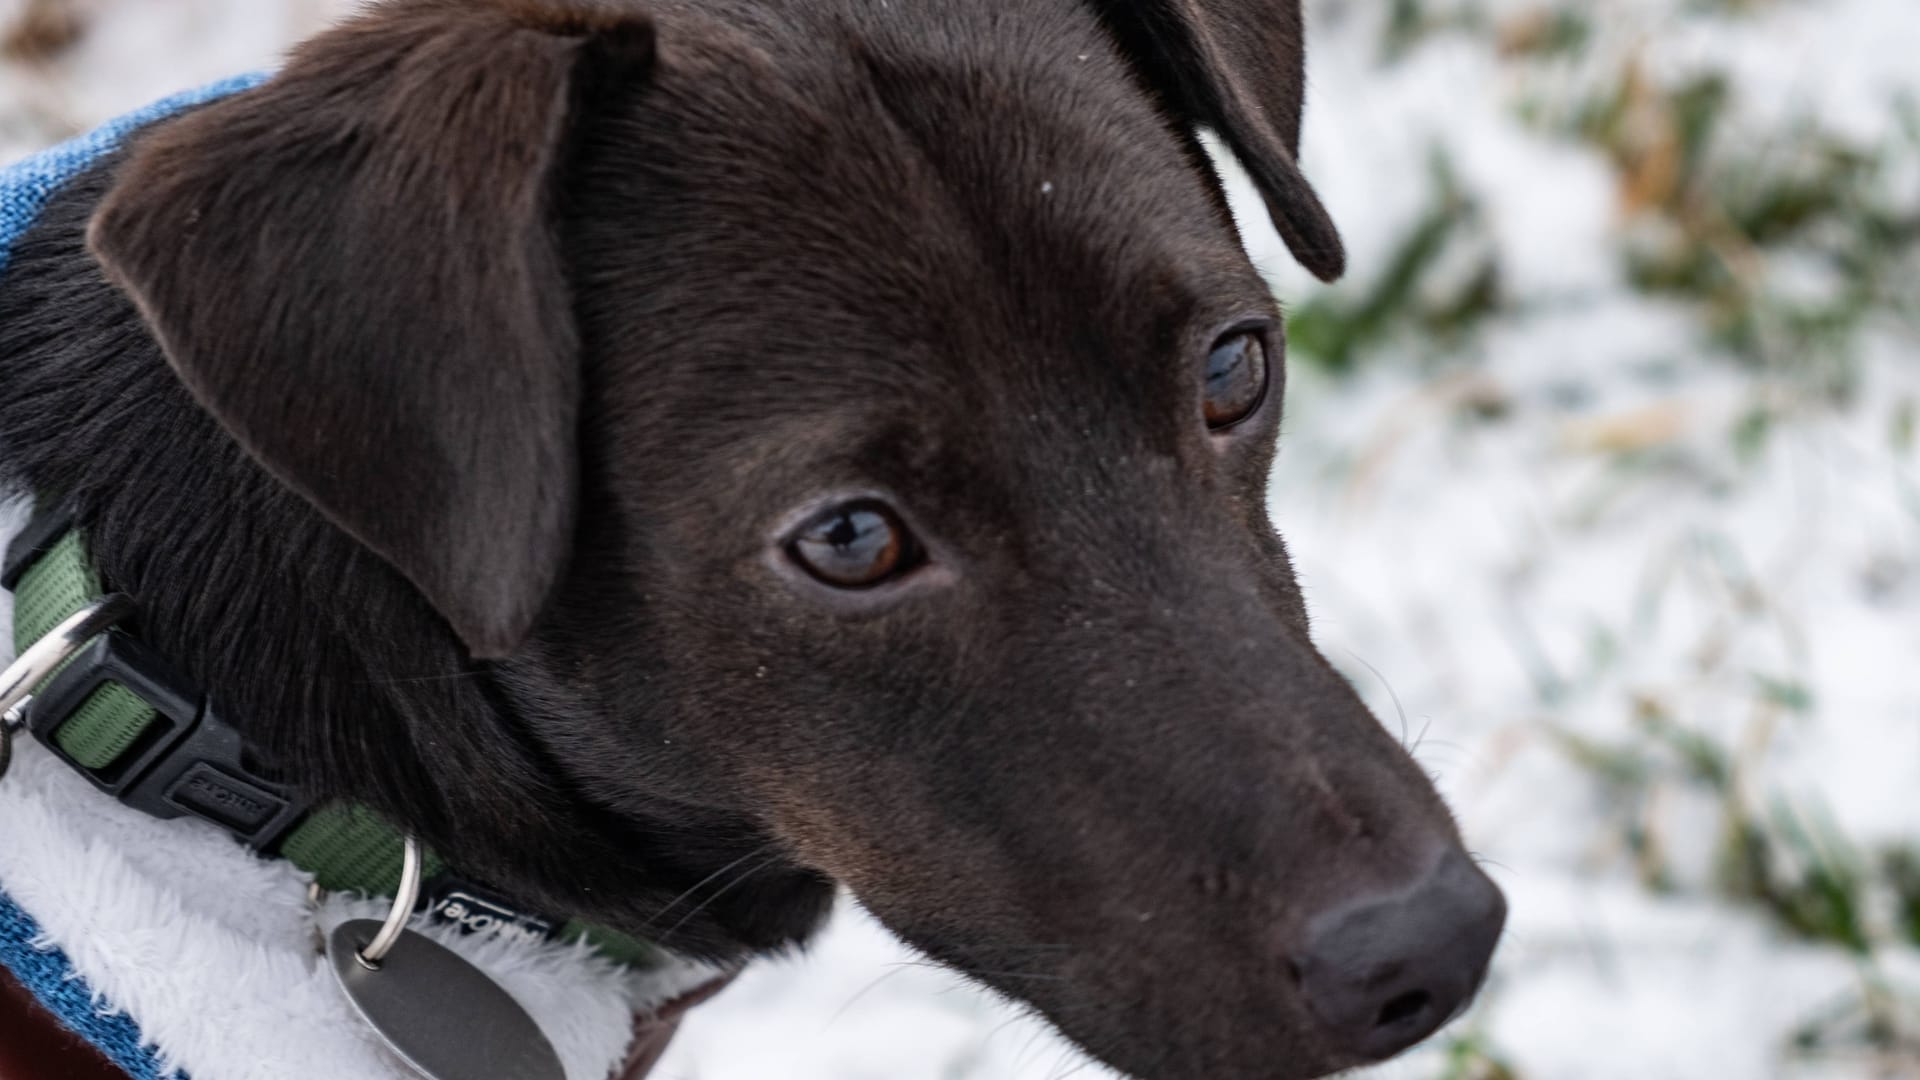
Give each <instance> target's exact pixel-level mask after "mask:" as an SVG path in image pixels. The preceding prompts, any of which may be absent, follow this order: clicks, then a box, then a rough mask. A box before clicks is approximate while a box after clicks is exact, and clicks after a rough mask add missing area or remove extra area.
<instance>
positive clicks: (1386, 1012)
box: [1373, 990, 1433, 1027]
mask: <svg viewBox="0 0 1920 1080" xmlns="http://www.w3.org/2000/svg"><path fill="white" fill-rule="evenodd" d="M1432 1003H1433V995H1432V994H1429V993H1427V992H1426V991H1425V990H1409V991H1407V992H1406V993H1404V994H1401V995H1400V996H1399V997H1397V998H1394V999H1393V1000H1392V1001H1389V1002H1387V1003H1386V1004H1385V1005H1382V1006H1380V1016H1379V1018H1378V1019H1377V1020H1375V1021H1374V1022H1373V1026H1374V1027H1393V1026H1394V1025H1396V1024H1398V1023H1400V1022H1401V1021H1402V1020H1406V1019H1408V1018H1410V1017H1413V1016H1417V1015H1419V1013H1420V1012H1421V1010H1423V1009H1425V1008H1426V1007H1427V1006H1428V1005H1431V1004H1432Z"/></svg>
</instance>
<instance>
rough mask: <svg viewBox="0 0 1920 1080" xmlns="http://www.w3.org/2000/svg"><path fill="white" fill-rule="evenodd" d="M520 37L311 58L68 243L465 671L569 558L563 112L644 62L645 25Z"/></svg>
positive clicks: (134, 178) (339, 40) (482, 24)
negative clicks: (442, 630) (433, 611)
mask: <svg viewBox="0 0 1920 1080" xmlns="http://www.w3.org/2000/svg"><path fill="white" fill-rule="evenodd" d="M529 6H530V5H529ZM604 10H605V9H601V11H603V12H604ZM534 18H535V17H533V16H529V15H525V14H519V13H516V12H515V11H513V10H512V7H511V5H510V4H505V3H498V2H474V0H460V2H436V0H426V2H410V3H402V4H395V5H389V6H387V7H386V8H383V9H376V10H375V11H374V12H373V13H372V14H370V15H367V16H363V17H361V18H360V19H358V20H356V21H354V22H350V23H348V24H346V25H344V26H342V27H340V28H338V29H336V30H334V31H331V32H329V33H327V34H324V35H322V36H320V37H317V38H315V39H313V40H312V41H310V42H309V43H308V44H306V45H305V46H302V47H301V48H300V49H299V50H298V51H296V52H295V53H294V55H293V56H292V57H291V58H290V60H289V62H288V64H287V66H286V67H285V69H284V70H283V71H282V72H281V73H280V74H279V75H277V76H276V77H275V78H273V79H272V80H271V81H270V82H268V83H267V84H265V85H263V86H261V87H259V88H257V89H254V90H251V91H248V92H245V93H242V94H239V95H237V96H235V97H232V98H228V99H225V100H223V101H220V102H218V103H216V104H213V105H210V106H207V107H205V108H203V109H201V110H199V111H197V112H195V113H193V114H191V115H187V116H183V117H181V118H179V119H177V120H175V121H173V122H171V123H169V124H167V125H164V126H163V127H161V128H159V129H157V130H155V131H154V132H153V133H152V134H151V135H150V136H149V137H146V138H144V139H143V140H141V141H140V143H139V144H138V145H137V147H136V148H135V149H134V151H133V152H132V153H131V155H130V156H129V158H128V159H127V160H126V161H125V162H124V163H123V165H122V166H121V167H120V170H119V172H118V174H117V176H116V179H115V183H114V186H113V188H112V190H111V191H110V192H109V194H108V195H107V197H106V199H105V200H104V201H103V202H102V204H101V206H100V208H99V210H98V212H97V213H96V215H95V217H94V219H93V224H92V229H91V234H90V238H89V240H90V244H91V247H92V250H93V252H94V254H95V256H96V257H97V258H98V259H99V260H100V262H101V263H102V265H103V266H104V267H105V268H106V270H107V272H108V274H109V276H110V277H111V278H112V280H113V281H114V282H115V283H116V284H117V285H119V286H120V287H121V288H122V289H124V290H125V291H126V292H127V293H128V294H129V295H131V296H132V297H133V298H134V300H135V302H136V303H137V304H138V306H139V308H140V311H141V312H142V314H143V315H144V316H145V318H146V320H147V323H148V324H149V326H150V327H151V328H152V330H153V331H154V333H155V335H156V336H157V338H158V339H159V341H160V344H161V346H162V348H163V349H164V350H165V352H166V355H167V358H168V360H169V362H170V363H171V364H172V365H173V367H174V369H175V370H176V371H177V372H178V373H179V376H180V378H181V380H182V381H183V382H185V384H186V385H187V387H188V388H189V389H190V390H191V392H192V393H193V394H194V396H195V397H196V398H197V399H198V400H199V401H200V403H201V404H202V405H203V406H204V407H205V408H206V409H207V410H208V411H209V412H211V413H212V414H213V415H214V416H215V417H216V418H217V419H218V420H219V421H220V423H222V424H223V425H225V426H226V428H227V429H228V430H229V431H230V432H232V433H233V435H234V436H235V437H236V438H237V439H238V440H239V442H240V443H241V444H242V445H244V446H245V447H246V448H247V450H248V451H249V452H250V453H252V454H253V456H254V457H255V458H256V459H257V460H259V461H260V462H261V463H262V464H264V465H265V466H266V467H267V468H268V469H269V470H271V471H272V472H273V473H274V474H275V475H276V476H278V477H279V478H280V479H281V480H282V481H283V482H285V483H286V484H287V485H289V486H290V487H291V488H293V489H294V490H295V491H297V492H299V493H300V494H301V495H302V496H304V497H305V498H307V499H308V500H310V501H311V502H312V503H313V504H314V505H315V506H317V507H318V508H319V509H320V510H321V511H322V512H323V513H324V514H325V515H326V516H327V517H328V518H330V519H331V520H332V521H333V522H335V523H336V524H337V525H339V526H340V527H341V528H343V529H344V530H345V531H347V532H348V533H349V534H351V535H352V536H354V537H355V538H357V539H358V540H359V541H360V542H362V543H364V544H366V545H367V546H368V547H369V548H371V549H373V550H374V551H375V552H377V553H378V554H379V555H381V556H382V557H384V558H385V559H386V560H387V561H389V562H390V563H392V565H393V566H394V567H396V568H397V569H398V570H399V571H400V572H401V573H402V574H404V575H405V576H406V577H407V578H408V579H409V580H411V581H412V582H413V583H414V585H415V586H417V587H418V588H419V589H420V591H421V592H422V593H423V594H424V595H425V597H426V598H427V600H428V601H429V602H431V603H432V604H433V605H434V606H435V607H436V608H437V609H438V610H439V611H440V612H441V613H442V614H443V615H444V616H445V617H446V619H447V621H448V623H449V624H450V625H451V626H452V628H453V629H454V631H455V632H456V633H457V634H458V635H459V636H460V637H461V639H462V640H463V641H464V642H465V643H466V645H467V647H468V649H469V650H470V651H471V652H472V654H473V655H474V656H476V657H480V658H497V657H500V656H504V655H506V654H507V653H509V652H511V651H512V650H513V649H514V648H515V647H516V646H517V645H518V644H519V643H520V642H521V640H522V639H523V638H524V637H525V636H526V634H527V633H528V632H529V630H530V629H531V626H532V623H533V621H534V619H535V617H536V616H537V615H538V613H539V610H540V608H541V606H542V605H543V603H544V602H545V600H546V597H547V595H548V593H549V592H550V591H551V589H552V587H553V586H554V584H555V582H556V580H557V578H558V576H559V574H560V572H561V569H562V566H563V564H564V562H565V560H566V556H567V553H568V550H569V548H570V545H571V539H572V527H573V516H574V510H575V507H574V502H575V498H576V491H575V488H576V484H577V473H578V462H577V459H576V440H577V434H576V430H575V420H576V415H577V413H578V411H579V406H578V398H579V396H580V393H581V390H580V381H581V376H580V366H579V359H578V357H577V356H576V341H575V331H574V327H573V322H572V313H571V310H570V309H571V300H570V297H569V293H568V289H567V284H566V282H565V280H564V278H563V276H562V269H561V266H560V263H559V256H558V253H557V251H556V246H555V245H556V241H555V236H554V233H555V228H554V222H553V220H552V211H553V203H554V202H555V192H554V191H553V190H551V189H552V187H553V183H552V181H553V177H554V173H555V172H556V169H557V166H558V163H559V161H560V159H561V158H562V156H563V154H564V146H565V145H566V142H567V132H568V129H569V126H570V119H571V118H570V113H571V112H572V111H573V109H574V106H575V102H576V101H578V100H580V99H581V97H582V95H581V94H580V93H578V89H579V87H581V86H582V85H583V80H587V79H589V78H605V77H607V76H609V75H610V74H611V75H616V76H618V77H623V78H624V77H639V76H640V75H642V74H644V73H645V71H646V70H647V69H648V68H649V67H650V65H651V63H652V57H653V36H652V28H651V25H650V24H649V23H647V22H646V21H645V20H644V19H643V18H641V17H639V16H623V15H608V14H592V13H587V14H583V15H580V16H578V17H568V16H564V15H563V16H559V17H555V16H552V15H542V16H539V17H538V20H539V21H533V20H534Z"/></svg>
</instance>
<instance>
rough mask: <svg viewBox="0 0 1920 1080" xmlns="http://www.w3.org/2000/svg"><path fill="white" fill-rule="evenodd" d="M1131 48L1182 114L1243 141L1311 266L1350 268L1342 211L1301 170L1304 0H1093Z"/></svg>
mask: <svg viewBox="0 0 1920 1080" xmlns="http://www.w3.org/2000/svg"><path fill="white" fill-rule="evenodd" d="M1091 2H1092V3H1093V5H1094V7H1095V8H1096V9H1097V10H1098V11H1099V13H1100V15H1101V17H1102V18H1103V19H1104V20H1105V21H1106V23H1107V26H1108V27H1109V28H1110V29H1111V30H1112V32H1113V34H1114V37H1115V38H1116V39H1117V40H1118V41H1119V43H1120V46H1121V48H1122V49H1123V50H1124V51H1126V52H1127V53H1128V55H1129V57H1130V59H1131V60H1132V61H1133V63H1134V64H1135V65H1136V66H1138V68H1139V69H1140V71H1141V72H1142V74H1143V75H1144V76H1145V78H1146V80H1147V82H1148V83H1149V84H1150V85H1151V86H1152V87H1153V89H1154V91H1155V92H1156V93H1158V94H1159V95H1160V98H1161V100H1163V101H1165V102H1166V103H1167V106H1168V107H1169V108H1170V109H1172V110H1173V111H1174V113H1175V114H1176V115H1177V116H1178V117H1179V118H1180V119H1182V120H1185V121H1186V122H1187V123H1190V124H1197V125H1199V126H1202V127H1206V128H1210V129H1212V130H1213V131H1214V132H1215V133H1217V134H1218V135H1220V137H1221V138H1223V139H1225V140H1226V141H1227V145H1229V146H1231V147H1232V148H1233V152H1234V154H1235V156H1237V157H1238V158H1239V159H1240V163H1241V165H1243V166H1244V167H1245V168H1246V170H1247V173H1248V174H1249V175H1250V176H1252V178H1253V182H1254V184H1255V185H1256V186H1257V187H1258V188H1259V189H1260V196H1261V198H1262V199H1264V200H1265V201H1266V204H1267V212H1268V213H1269V214H1271V215H1272V216H1273V223H1274V225H1275V227H1277V228H1278V229H1279V230H1280V236H1281V238H1282V239H1284V240H1285V241H1286V242H1287V248H1288V250H1290V251H1292V252H1293V255H1294V258H1296V259H1299V260H1300V263H1301V265H1303V266H1305V267H1306V268H1307V269H1308V270H1310V271H1312V273H1313V274H1314V276H1315V277H1318V278H1320V279H1321V280H1323V281H1332V280H1333V279H1335V278H1337V277H1339V276H1340V275H1341V273H1342V272H1344V271H1345V270H1346V264H1347V255H1346V250H1345V248H1344V247H1342V245H1341V243H1340V233H1339V231H1338V230H1337V229H1335V228H1334V225H1333V219H1332V218H1331V217H1329V216H1328V215H1327V211H1326V208H1325V207H1323V206H1322V205H1321V204H1320V197H1319V196H1318V195H1316V194H1315V193H1314V190H1313V187H1312V185H1310V184H1308V183H1307V179H1306V177H1305V176H1303V175H1301V173H1300V166H1299V163H1298V161H1297V160H1296V159H1297V157H1298V155H1299V152H1300V108H1301V104H1302V99H1303V96H1304V88H1305V85H1306V51H1305V42H1304V35H1303V33H1302V28H1301V19H1300V0H1091Z"/></svg>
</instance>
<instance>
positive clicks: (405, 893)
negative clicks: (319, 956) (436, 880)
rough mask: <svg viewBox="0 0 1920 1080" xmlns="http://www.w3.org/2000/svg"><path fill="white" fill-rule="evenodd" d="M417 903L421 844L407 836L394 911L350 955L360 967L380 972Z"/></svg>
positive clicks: (388, 912)
mask: <svg viewBox="0 0 1920 1080" xmlns="http://www.w3.org/2000/svg"><path fill="white" fill-rule="evenodd" d="M419 899H420V842H419V841H418V840H415V839H414V838H413V837H411V836H409V837H407V838H406V846H405V847H404V848H402V849H401V852H400V887H399V889H397V890H395V892H394V894H393V907H392V908H390V909H388V911H387V919H386V921H385V922H383V923H381V924H380V932H379V933H377V934H375V935H373V940H372V941H370V942H368V943H367V945H366V947H365V948H363V949H360V950H359V951H357V952H355V953H354V954H353V958H354V959H355V960H358V961H359V962H360V966H361V967H363V968H366V969H367V970H368V971H379V970H380V961H382V960H385V959H386V958H387V954H388V953H389V952H392V951H393V943H394V942H396V941H399V940H400V935H401V934H402V933H403V932H405V930H406V929H407V917H408V916H410V915H412V914H413V905H414V904H415V903H417V902H418V901H419Z"/></svg>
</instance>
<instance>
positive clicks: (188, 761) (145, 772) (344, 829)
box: [0, 514, 658, 966]
mask: <svg viewBox="0 0 1920 1080" xmlns="http://www.w3.org/2000/svg"><path fill="white" fill-rule="evenodd" d="M0 584H4V585H5V586H6V587H8V588H10V589H12V590H13V638H14V647H15V648H16V649H24V648H25V647H26V646H28V645H30V644H32V643H33V642H35V641H38V640H39V639H40V638H41V637H42V636H44V635H45V634H46V633H47V632H48V631H50V630H52V629H53V627H54V626H55V625H56V624H58V623H59V622H60V621H61V620H63V619H65V618H66V617H67V616H69V615H71V614H73V613H74V612H76V611H78V610H80V608H82V607H83V606H85V605H86V604H88V603H90V602H91V601H93V600H94V599H96V598H97V597H99V596H101V595H103V593H104V592H105V589H104V588H103V587H102V582H101V581H100V576H99V574H98V573H97V572H96V571H95V569H94V567H93V563H92V561H91V560H90V559H89V558H88V555H87V549H86V545H85V542H84V540H83V539H82V537H81V535H80V532H79V530H78V529H74V528H70V527H67V525H66V523H65V522H64V521H63V520H61V519H60V518H58V517H53V516H49V515H38V514H37V515H36V517H35V519H34V520H33V521H31V522H30V523H29V524H28V526H27V528H26V529H25V530H23V531H22V532H21V534H20V535H19V536H18V537H16V538H15V540H14V542H13V545H12V547H11V548H10V549H9V551H8V557H7V566H6V571H5V574H4V576H3V577H0ZM27 727H28V728H29V729H30V730H32V731H33V733H34V734H35V735H36V736H37V737H39V738H40V740H41V741H42V742H43V743H45V744H47V746H48V747H49V748H50V749H51V750H53V752H54V754H55V756H57V757H59V758H60V759H61V760H63V761H65V762H66V763H67V764H68V765H69V766H71V767H72V768H74V769H75V770H76V771H77V772H79V773H80V774H81V775H82V776H85V777H86V778H87V779H88V780H90V781H92V782H93V783H94V784H95V786H97V787H100V788H102V789H103V790H106V791H108V792H110V793H112V794H114V795H115V796H116V797H118V798H119V799H120V801H122V802H124V803H127V804H128V805H131V806H133V807H135V808H137V809H140V810H143V811H146V812H148V813H151V814H154V815H155V816H158V817H166V818H172V817H186V816H192V817H198V818H201V819H202V820H206V821H209V822H211V823H213V824H215V825H218V826H220V827H222V828H224V829H226V830H227V831H228V832H230V833H233V834H234V835H235V836H236V837H238V838H239V839H240V840H241V841H242V842H244V843H246V844H248V846H250V847H253V848H254V849H255V850H257V851H259V852H260V853H261V854H263V855H278V856H280V857H282V858H285V859H287V860H288V861H290V862H292V863H293V864H294V865H295V866H297V867H299V868H300V869H302V870H305V871H306V872H308V873H310V874H312V875H313V876H314V880H315V882H316V883H317V884H318V885H319V886H320V887H321V888H323V889H326V890H328V891H348V892H359V893H364V894H366V895H369V896H391V895H393V893H394V890H395V889H396V888H397V886H398V884H399V881H400V864H401V849H402V845H403V841H402V835H401V833H400V831H399V830H397V829H395V828H393V827H392V826H391V825H389V824H387V823H386V822H385V821H383V820H382V819H381V818H379V817H378V816H377V815H375V814H373V813H372V812H370V811H367V810H365V809H363V808H359V807H351V806H322V807H318V808H314V809H311V810H309V809H306V808H305V807H303V806H302V805H301V804H300V803H299V801H298V800H297V798H295V797H294V796H293V795H292V794H291V793H290V792H289V791H288V790H287V789H286V788H284V787H282V786H280V785H278V784H276V783H275V782H274V781H272V780H268V779H264V778H262V777H260V776H258V775H256V774H255V773H254V772H253V771H252V770H250V769H249V767H248V766H247V764H246V763H245V755H244V748H243V747H242V745H241V743H240V740H239V737H238V734H237V733H236V732H234V731H233V730H232V729H231V728H228V727H227V726H226V725H225V724H224V723H223V722H222V721H220V720H219V719H218V717H217V715H216V711H215V709H214V707H213V704H212V703H211V702H210V701H207V700H205V699H203V698H202V697H201V696H200V695H199V694H198V693H197V692H196V691H195V689H194V688H193V687H192V686H191V684H189V683H187V682H186V680H185V679H184V678H182V677H181V676H179V675H178V674H176V673H174V672H172V671H171V669H170V668H168V667H167V666H166V665H165V664H164V662H162V661H160V660H159V659H158V658H157V657H155V656H154V655H153V654H152V653H151V652H150V651H148V650H147V649H145V647H144V646H142V645H141V644H140V643H139V642H138V641H136V640H135V639H133V638H132V637H131V636H130V635H128V634H127V633H126V632H125V631H123V630H119V629H115V630H111V631H108V632H107V633H106V634H104V635H102V636H101V637H100V638H99V639H96V641H95V643H94V644H93V645H91V646H89V647H88V648H87V649H86V650H84V651H82V652H81V653H80V654H79V655H77V656H75V657H74V658H73V659H72V660H70V661H69V662H68V663H67V664H66V665H63V667H62V668H61V669H60V670H59V671H57V672H56V673H55V674H53V675H51V676H49V677H48V678H47V679H46V680H45V681H44V682H42V683H41V684H40V686H39V687H36V692H35V695H34V698H33V700H32V701H31V702H30V703H29V705H28V707H27ZM425 856H426V857H425V863H426V865H425V868H424V871H423V876H424V877H425V878H426V880H427V883H428V886H427V889H426V895H425V904H426V907H427V909H428V910H429V911H432V912H434V913H435V914H436V915H439V916H442V917H445V918H449V919H451V920H454V921H460V922H463V923H465V924H466V925H468V926H474V925H488V924H502V923H504V924H507V925H510V926H514V927H518V928H519V929H520V930H521V931H522V932H528V933H537V934H539V935H541V936H548V937H558V938H560V939H563V940H575V939H585V940H587V941H589V942H591V943H592V944H593V945H594V946H595V947H596V948H598V949H599V950H600V951H601V952H602V953H604V954H606V955H607V956H608V957H609V958H611V959H613V960H616V961H618V962H620V963H624V964H630V965H636V966H645V965H648V964H651V963H653V962H655V961H657V960H658V955H657V953H656V952H655V950H654V949H653V948H652V947H651V946H649V945H647V944H646V943H645V942H642V941H639V940H637V939H634V938H632V937H629V936H627V935H625V934H622V933H619V932H618V931H614V930H609V929H607V928H604V927H597V926H592V925H589V924H587V923H583V922H581V921H579V920H577V919H562V920H554V919H548V918H545V917H542V916H539V915H534V914H530V913H527V912H524V911H523V910H521V909H520V908H518V907H517V906H516V905H514V904H512V903H511V902H510V901H508V900H506V899H505V898H502V897H500V896H498V895H497V894H494V893H491V892H490V891H488V890H486V889H484V888H482V887H479V886H476V885H474V884H472V883H469V882H466V881H464V880H462V879H460V878H459V877H458V876H457V875H455V874H454V873H453V872H451V871H450V870H449V868H448V867H447V866H446V864H445V862H444V861H442V860H441V859H440V858H438V857H437V856H435V855H434V854H433V853H432V852H426V853H425ZM476 918H479V919H482V920H485V921H484V922H480V923H477V924H476V923H475V922H473V921H472V920H474V919H476Z"/></svg>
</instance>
